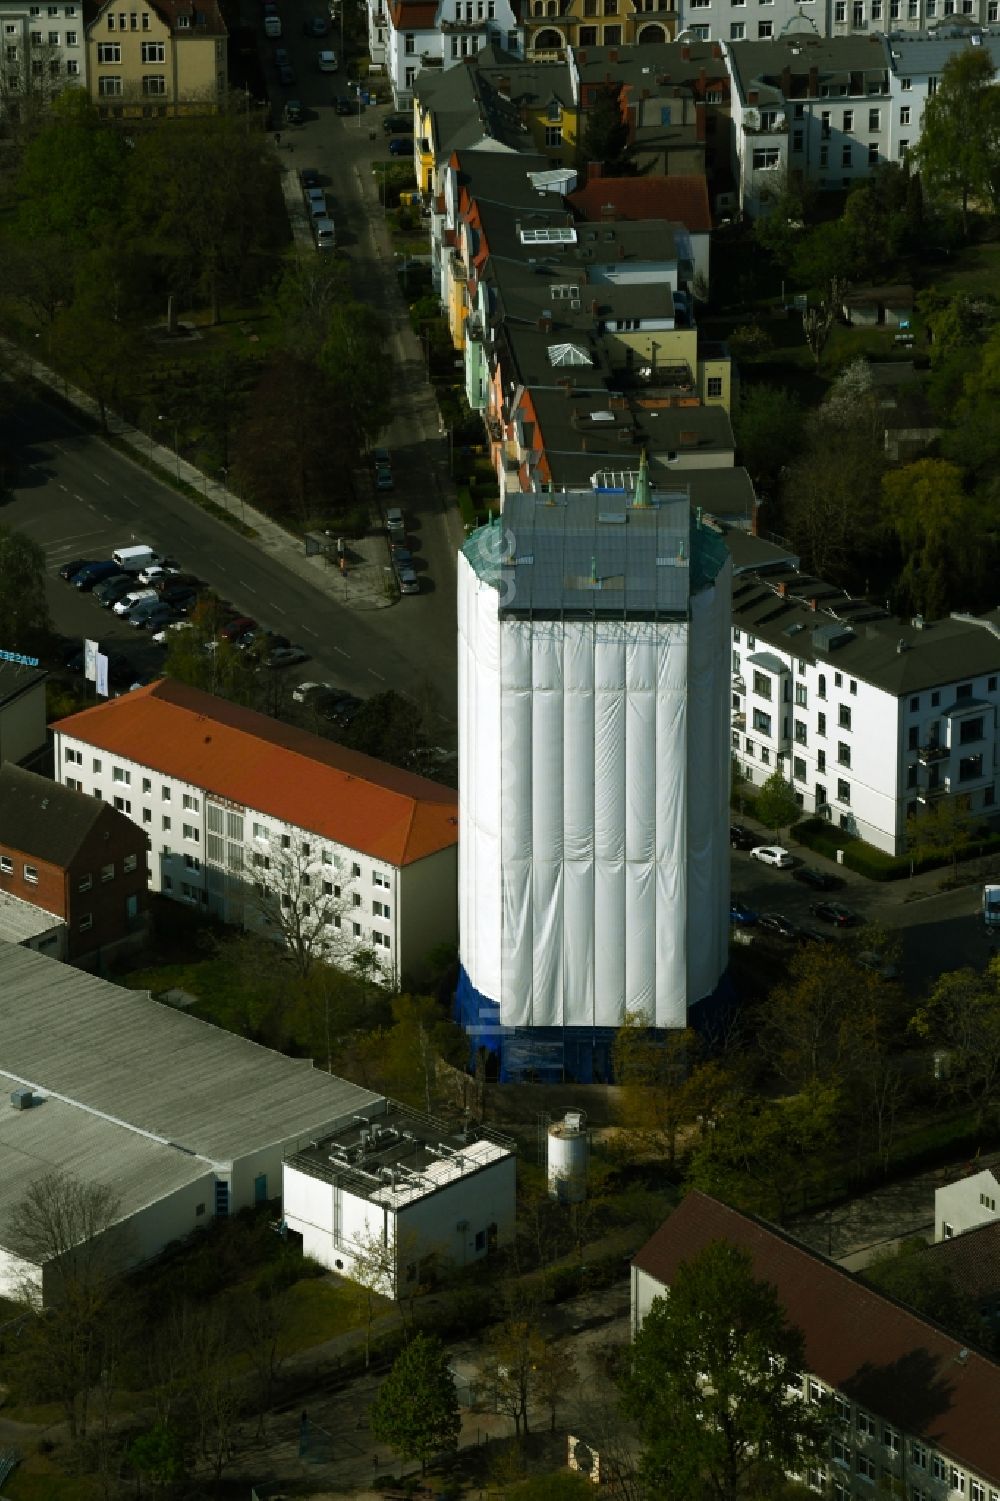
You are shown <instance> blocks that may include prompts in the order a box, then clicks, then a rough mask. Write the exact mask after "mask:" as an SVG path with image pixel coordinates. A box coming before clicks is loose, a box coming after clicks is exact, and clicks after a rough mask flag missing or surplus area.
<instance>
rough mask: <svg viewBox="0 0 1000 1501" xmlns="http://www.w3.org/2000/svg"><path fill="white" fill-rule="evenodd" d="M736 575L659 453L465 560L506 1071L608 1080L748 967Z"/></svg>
mask: <svg viewBox="0 0 1000 1501" xmlns="http://www.w3.org/2000/svg"><path fill="white" fill-rule="evenodd" d="M730 571H731V569H730V562H729V555H728V553H727V551H726V547H725V544H724V542H723V539H722V536H721V534H720V532H719V531H718V529H717V528H714V527H711V526H709V525H707V524H704V523H703V521H702V519H701V518H700V517H699V516H697V515H696V514H693V513H692V510H691V505H690V497H689V495H688V493H687V491H686V490H685V489H683V488H682V487H680V486H678V487H677V488H676V489H674V490H671V491H669V492H668V491H656V490H654V489H653V488H652V487H651V485H650V482H649V476H648V474H647V471H646V465H645V461H644V460H643V462H642V464H641V466H640V468H639V470H638V471H637V472H636V471H632V472H627V473H616V474H608V473H600V474H595V475H594V476H593V480H592V485H591V488H590V489H588V490H586V491H573V492H552V493H543V494H526V493H525V494H517V495H509V496H508V498H507V503H506V506H505V508H504V511H503V515H502V517H501V518H500V520H499V521H498V522H497V523H496V524H495V525H491V526H487V527H483V528H481V529H480V530H479V531H477V532H475V533H473V535H472V536H471V537H470V538H469V539H468V541H467V542H466V544H465V547H464V548H463V550H462V553H461V554H460V556H459V569H458V610H459V773H460V802H461V818H462V845H461V855H460V861H461V865H460V880H459V894H460V932H461V964H462V968H461V973H460V979H459V990H458V1016H459V1019H460V1020H461V1022H462V1024H463V1025H464V1026H465V1027H466V1029H467V1031H468V1032H469V1034H470V1037H471V1039H472V1044H473V1047H474V1048H485V1049H486V1050H487V1051H488V1052H489V1053H492V1054H493V1055H494V1056H495V1058H496V1059H497V1060H498V1063H499V1069H500V1075H501V1077H502V1078H503V1077H505V1078H513V1077H524V1076H526V1075H529V1076H532V1077H536V1078H545V1079H553V1078H554V1079H560V1078H575V1079H579V1080H591V1079H595V1078H596V1079H600V1078H607V1077H608V1074H609V1070H610V1052H611V1046H612V1041H613V1036H614V1032H615V1030H616V1029H617V1028H618V1027H620V1026H621V1024H622V1022H623V1020H624V1019H625V1015H626V1013H627V1012H639V1013H641V1014H642V1015H643V1016H645V1017H646V1018H647V1019H648V1021H649V1023H650V1025H651V1026H654V1027H663V1028H670V1027H684V1026H685V1025H686V1024H687V1018H688V1012H689V1009H690V1007H692V1006H693V1005H694V1004H695V1003H697V1002H698V1001H700V1000H702V999H704V998H706V997H708V996H710V995H711V994H712V993H713V991H714V990H715V988H716V986H717V985H718V983H719V980H720V978H721V976H722V974H723V972H724V970H725V968H726V963H727V958H728V937H729V912H728V906H729V839H728V817H729V811H728V798H729V753H728V745H727V739H726V728H727V720H728V704H727V700H728V694H729V687H728V685H729V671H730V661H729V657H730V646H729V631H730Z"/></svg>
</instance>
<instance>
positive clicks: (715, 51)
mask: <svg viewBox="0 0 1000 1501" xmlns="http://www.w3.org/2000/svg"><path fill="white" fill-rule="evenodd" d="M712 56H713V57H715V58H721V57H722V48H721V47H720V46H719V44H718V42H713V43H712Z"/></svg>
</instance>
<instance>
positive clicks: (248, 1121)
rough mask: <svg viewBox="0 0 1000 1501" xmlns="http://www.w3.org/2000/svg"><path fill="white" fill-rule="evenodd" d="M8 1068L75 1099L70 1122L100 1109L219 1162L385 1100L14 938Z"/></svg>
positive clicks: (7, 977) (5, 1020)
mask: <svg viewBox="0 0 1000 1501" xmlns="http://www.w3.org/2000/svg"><path fill="white" fill-rule="evenodd" d="M0 1069H2V1070H3V1071H4V1072H5V1073H6V1074H8V1075H10V1076H11V1077H12V1078H14V1079H16V1080H17V1081H18V1084H20V1085H23V1086H25V1087H30V1088H32V1089H33V1090H36V1091H37V1092H38V1093H41V1094H49V1095H52V1094H56V1095H59V1096H61V1097H62V1098H63V1099H64V1100H65V1101H66V1102H67V1103H68V1104H70V1105H72V1106H76V1107H78V1108H77V1109H76V1110H74V1112H73V1118H74V1119H75V1118H76V1117H77V1116H78V1115H80V1114H81V1113H82V1112H84V1111H90V1112H92V1113H94V1112H96V1113H99V1114H100V1115H101V1116H102V1117H103V1118H105V1119H106V1120H110V1121H117V1122H119V1123H121V1124H123V1125H125V1126H127V1127H130V1128H132V1131H133V1132H139V1131H145V1132H148V1133H149V1134H151V1135H152V1136H155V1137H158V1138H161V1139H162V1140H163V1141H165V1142H168V1143H174V1144H175V1145H176V1146H177V1147H180V1148H183V1149H184V1151H185V1152H194V1153H197V1154H198V1155H199V1156H200V1157H204V1158H206V1159H208V1161H210V1162H217V1163H229V1162H232V1161H233V1160H234V1159H238V1158H240V1157H242V1156H244V1155H246V1154H248V1153H251V1152H255V1151H260V1150H262V1149H263V1148H265V1147H270V1146H274V1145H277V1144H283V1143H290V1142H296V1141H297V1140H298V1139H299V1138H308V1137H310V1136H313V1135H315V1134H316V1132H317V1131H319V1130H330V1129H332V1128H333V1127H334V1126H335V1125H337V1124H339V1123H340V1122H342V1121H343V1120H344V1119H345V1118H346V1119H350V1118H351V1116H353V1115H354V1114H356V1113H357V1112H358V1111H361V1110H364V1109H366V1108H368V1107H370V1106H372V1105H374V1104H375V1103H376V1102H378V1101H379V1100H380V1099H381V1098H382V1097H381V1096H380V1095H377V1094H373V1093H372V1091H371V1090H368V1089H362V1088H361V1087H360V1086H359V1085H356V1084H350V1083H348V1082H347V1080H345V1079H338V1078H336V1077H334V1076H333V1075H331V1074H327V1073H324V1072H323V1071H322V1070H320V1069H317V1068H313V1066H312V1063H311V1061H310V1060H308V1059H295V1058H286V1057H285V1056H284V1054H282V1053H275V1052H272V1051H271V1050H270V1049H269V1048H264V1047H261V1046H260V1045H259V1044H258V1043H255V1042H248V1041H247V1040H246V1038H243V1037H236V1036H235V1035H234V1034H233V1033H231V1032H224V1031H222V1030H221V1029H220V1028H219V1027H213V1026H211V1025H210V1024H209V1023H208V1022H203V1021H198V1020H197V1019H196V1018H194V1017H192V1016H187V1015H185V1014H184V1013H182V1012H180V1011H175V1010H173V1009H172V1008H171V1007H169V1006H165V1005H162V1004H161V1003H160V1002H158V1001H154V1000H152V999H151V998H150V997H149V996H148V995H146V994H144V993H143V992H141V991H136V990H125V989H123V988H122V987H121V986H119V985H112V984H110V983H109V982H108V981H107V980H102V979H99V978H98V977H97V976H95V975H89V974H86V973H84V972H83V971H81V970H78V969H73V968H71V967H70V966H69V965H65V964H60V963H59V962H58V961H57V960H55V959H50V958H48V957H46V956H45V955H43V954H36V953H33V952H32V951H31V950H30V949H22V948H14V947H8V948H4V949H0ZM66 1128H67V1132H68V1133H69V1135H70V1137H71V1136H72V1131H71V1128H70V1125H69V1121H67V1125H66ZM127 1134H128V1133H126V1135H127ZM125 1139H126V1138H125V1136H123V1137H122V1144H123V1147H124V1143H125ZM68 1145H69V1142H67V1146H68ZM129 1150H131V1149H129ZM115 1171H117V1170H116V1169H115ZM3 1176H4V1174H3V1172H2V1171H0V1178H2V1177H3Z"/></svg>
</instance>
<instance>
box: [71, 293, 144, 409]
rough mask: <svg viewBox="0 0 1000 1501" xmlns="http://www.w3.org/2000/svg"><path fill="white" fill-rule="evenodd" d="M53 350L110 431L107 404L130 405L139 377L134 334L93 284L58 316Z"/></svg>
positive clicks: (109, 405) (108, 407)
mask: <svg viewBox="0 0 1000 1501" xmlns="http://www.w3.org/2000/svg"><path fill="white" fill-rule="evenodd" d="M52 350H53V355H54V358H55V360H56V361H57V363H58V366H59V368H60V370H61V371H62V373H63V374H64V375H66V376H68V377H69V379H70V380H72V381H74V382H75V383H76V384H77V385H79V386H82V387H83V389H84V390H85V391H86V392H87V394H88V396H91V397H93V399H94V401H96V403H97V408H98V411H99V413H100V418H101V426H102V427H103V428H104V431H105V432H107V431H108V411H109V409H110V408H113V407H115V406H121V405H125V404H127V401H128V395H129V393H130V391H131V388H132V382H133V381H134V379H135V370H136V364H137V361H138V341H137V338H136V335H135V334H134V333H133V331H132V330H131V329H130V328H129V327H128V326H127V325H126V324H125V323H122V322H119V321H117V320H116V319H115V318H113V317H111V316H110V315H109V314H108V312H107V309H106V308H105V306H104V305H103V303H102V300H101V296H100V289H99V288H97V287H92V288H91V289H89V290H88V291H86V292H83V293H79V294H78V295H77V297H76V298H75V299H74V301H73V302H72V303H71V304H70V305H69V306H68V307H66V308H64V309H63V310H62V312H61V313H60V314H59V316H58V317H57V318H56V321H55V326H54V328H53V330H52Z"/></svg>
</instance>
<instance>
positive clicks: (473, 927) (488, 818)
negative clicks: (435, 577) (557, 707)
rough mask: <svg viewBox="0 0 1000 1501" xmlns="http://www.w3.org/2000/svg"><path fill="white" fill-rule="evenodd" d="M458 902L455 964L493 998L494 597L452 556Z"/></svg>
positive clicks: (496, 811)
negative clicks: (455, 604) (459, 962)
mask: <svg viewBox="0 0 1000 1501" xmlns="http://www.w3.org/2000/svg"><path fill="white" fill-rule="evenodd" d="M458 638H459V650H458V738H459V765H460V767H461V770H462V775H461V780H460V786H459V845H458V900H459V932H460V935H461V950H462V962H463V964H464V965H465V969H466V972H467V974H468V976H469V978H470V980H471V981H472V984H473V985H474V986H475V987H476V989H477V990H478V991H480V992H481V993H482V994H483V995H486V996H489V997H491V998H493V999H495V1000H496V999H499V996H500V942H501V932H502V926H501V920H500V770H499V766H498V747H499V744H500V622H499V620H498V619H497V592H496V590H495V589H494V588H492V587H491V586H490V585H489V584H486V583H483V582H482V580H480V579H479V578H477V576H476V573H475V570H474V569H473V568H472V566H471V565H470V563H469V562H468V560H467V559H466V558H465V557H464V556H463V555H462V554H461V553H459V555H458Z"/></svg>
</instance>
